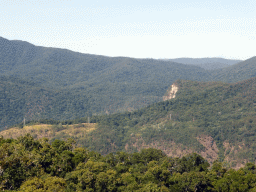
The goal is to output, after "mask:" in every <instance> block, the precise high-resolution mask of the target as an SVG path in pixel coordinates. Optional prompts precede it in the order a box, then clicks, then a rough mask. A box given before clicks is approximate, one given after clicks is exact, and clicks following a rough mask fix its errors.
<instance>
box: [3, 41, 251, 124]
mask: <svg viewBox="0 0 256 192" xmlns="http://www.w3.org/2000/svg"><path fill="white" fill-rule="evenodd" d="M0 69H1V70H0V78H1V79H0V80H1V81H0V89H1V93H0V106H2V107H1V110H0V113H1V116H0V122H1V124H0V129H3V128H6V127H7V126H10V125H14V124H17V123H20V122H21V121H22V120H23V119H24V118H26V119H27V120H33V119H35V120H36V119H44V118H53V119H55V120H65V119H75V118H79V117H84V116H87V115H91V114H102V113H107V114H108V113H110V114H111V113H117V112H122V111H133V110H135V109H139V108H142V107H145V106H147V105H149V104H152V103H156V102H159V101H161V100H162V96H163V95H164V93H165V92H166V90H167V88H168V87H169V86H170V85H171V84H172V83H173V82H174V81H176V80H177V79H184V80H197V81H216V80H217V81H221V80H222V81H224V82H225V81H227V82H237V81H239V80H244V79H248V78H250V77H253V76H255V74H256V64H255V59H253V58H252V59H249V60H246V61H244V62H241V63H238V64H236V65H232V66H230V67H228V68H224V69H218V70H209V71H207V70H204V69H202V68H201V67H198V66H194V65H185V64H179V63H174V62H172V61H163V60H155V59H134V58H127V57H105V56H98V55H90V54H82V53H77V52H72V51H69V50H64V49H57V48H46V47H39V46H34V45H32V44H30V43H28V42H23V41H10V40H7V39H4V38H1V37H0ZM39 106H40V107H39Z"/></svg>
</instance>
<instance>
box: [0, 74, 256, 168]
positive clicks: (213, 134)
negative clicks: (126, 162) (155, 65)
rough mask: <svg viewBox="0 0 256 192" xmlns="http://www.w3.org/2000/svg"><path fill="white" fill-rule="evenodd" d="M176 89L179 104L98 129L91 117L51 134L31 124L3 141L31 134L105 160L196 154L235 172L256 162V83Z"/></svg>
mask: <svg viewBox="0 0 256 192" xmlns="http://www.w3.org/2000/svg"><path fill="white" fill-rule="evenodd" d="M174 84H175V86H177V87H178V92H177V93H176V97H175V98H174V99H171V100H167V101H164V102H159V103H155V104H153V105H150V106H148V107H146V108H143V109H140V110H138V111H134V112H125V113H120V114H113V115H101V116H92V117H91V118H90V123H96V124H94V125H93V129H92V128H91V127H88V126H89V124H88V119H87V117H86V118H82V119H76V120H72V121H63V122H59V121H55V122H54V121H52V122H49V121H39V122H38V123H40V122H41V123H45V124H52V125H48V126H47V130H46V129H45V128H43V127H41V128H40V125H38V126H35V127H34V128H33V124H35V123H36V124H37V122H31V124H27V125H26V126H25V127H23V128H11V129H8V130H6V131H3V132H1V135H3V136H4V137H5V138H8V137H18V136H20V135H22V134H26V133H32V135H33V137H35V138H37V137H41V136H46V137H48V138H50V139H51V140H52V141H53V140H54V139H56V138H57V139H65V138H68V137H72V138H74V139H75V140H76V141H77V144H78V145H79V146H83V147H87V148H88V149H90V150H95V151H98V152H100V153H101V154H108V153H110V152H116V151H120V150H122V151H127V152H136V151H140V150H141V149H143V148H148V147H154V148H158V149H161V150H162V151H164V152H165V153H166V154H167V155H168V156H172V157H181V156H183V155H185V154H188V153H191V152H197V153H199V154H201V155H202V156H203V157H204V158H206V159H207V160H208V161H209V162H210V163H213V161H214V160H219V161H224V162H226V163H227V164H228V166H230V167H237V168H239V167H241V166H243V165H245V163H246V162H249V161H251V162H255V158H256V153H255V147H256V145H255V144H254V143H255V142H254V141H255V140H256V137H255V131H256V121H255V115H256V78H251V79H249V80H245V81H242V82H238V83H234V84H227V83H221V82H195V81H184V80H178V81H176V82H175V83H174ZM72 124H73V125H72ZM71 125H72V126H71ZM29 126H32V127H30V128H29ZM20 127H22V124H21V125H20ZM28 130H29V131H28Z"/></svg>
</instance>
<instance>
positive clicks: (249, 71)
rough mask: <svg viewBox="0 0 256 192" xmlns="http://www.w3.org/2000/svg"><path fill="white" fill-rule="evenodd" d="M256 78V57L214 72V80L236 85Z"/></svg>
mask: <svg viewBox="0 0 256 192" xmlns="http://www.w3.org/2000/svg"><path fill="white" fill-rule="evenodd" d="M252 77H256V57H252V58H250V59H247V60H245V61H243V62H240V63H237V64H235V65H232V66H229V67H226V68H223V69H218V70H213V71H212V79H214V80H219V81H223V82H229V83H234V82H238V81H242V80H245V79H249V78H252Z"/></svg>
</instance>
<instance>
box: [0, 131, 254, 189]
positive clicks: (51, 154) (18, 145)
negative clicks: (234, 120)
mask: <svg viewBox="0 0 256 192" xmlns="http://www.w3.org/2000/svg"><path fill="white" fill-rule="evenodd" d="M0 189H1V190H5V191H8V190H16V191H27V192H30V191H31V192H32V191H33V192H34V191H35V192H36V191H38V192H39V191H145V192H146V191H147V192H148V191H152V192H157V191H177V192H178V191H181V192H182V191H191V192H192V191H225V192H228V191H254V190H255V189H256V166H255V165H254V164H252V163H248V164H247V165H246V166H245V167H244V168H241V169H239V170H237V171H236V170H233V169H226V168H225V167H223V165H222V164H221V163H220V162H215V163H214V164H213V166H212V167H211V168H210V169H209V164H208V163H207V161H206V160H204V159H203V158H202V157H201V156H200V155H198V154H196V153H193V154H190V155H187V156H184V157H182V158H169V157H167V156H166V155H165V154H164V153H163V152H162V151H160V150H157V149H152V148H149V149H143V150H141V151H140V152H138V153H130V154H129V153H125V152H117V153H115V154H113V153H110V154H108V155H106V156H102V155H100V154H99V153H97V152H94V151H88V150H87V149H85V148H75V146H74V141H73V140H70V139H69V140H68V141H61V140H55V141H54V142H53V143H52V144H49V143H48V142H47V140H46V139H42V140H39V141H36V140H34V139H33V138H32V137H31V136H30V135H27V136H24V137H20V138H18V139H17V140H14V139H7V140H5V139H3V138H0Z"/></svg>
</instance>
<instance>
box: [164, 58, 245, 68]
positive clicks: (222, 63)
mask: <svg viewBox="0 0 256 192" xmlns="http://www.w3.org/2000/svg"><path fill="white" fill-rule="evenodd" d="M167 60H168V61H173V62H177V63H183V64H189V65H196V66H199V67H202V68H204V69H206V70H212V69H221V68H225V67H228V66H230V65H234V64H237V63H239V62H242V60H237V59H233V60H231V59H223V58H200V59H195V58H177V59H167Z"/></svg>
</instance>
